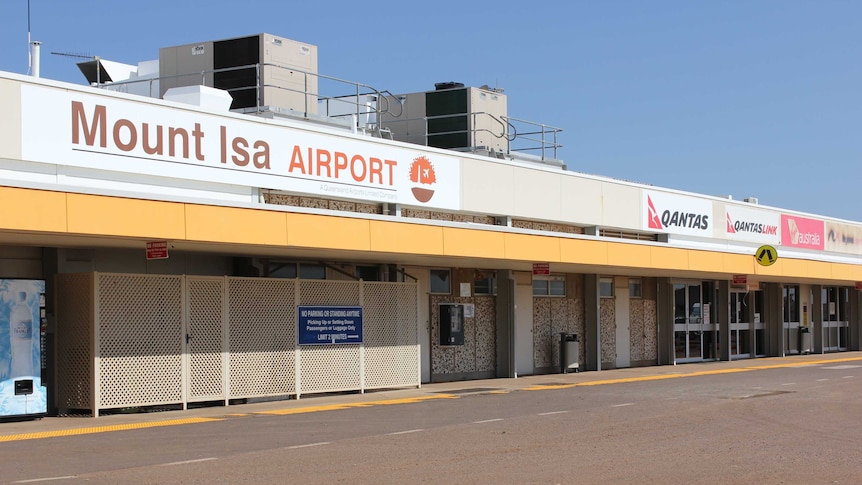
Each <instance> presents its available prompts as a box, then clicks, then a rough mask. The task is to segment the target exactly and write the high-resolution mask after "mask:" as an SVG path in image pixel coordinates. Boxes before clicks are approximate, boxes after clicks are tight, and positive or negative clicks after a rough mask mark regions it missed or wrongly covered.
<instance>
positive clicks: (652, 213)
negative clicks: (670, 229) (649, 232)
mask: <svg viewBox="0 0 862 485" xmlns="http://www.w3.org/2000/svg"><path fill="white" fill-rule="evenodd" d="M646 200H647V214H649V215H648V216H647V217H649V221H648V223H649V228H650V229H658V230H659V231H663V230H664V226H663V225H661V219H659V217H658V211H657V210H655V205H653V203H652V199H651V198H650V196H647V199H646Z"/></svg>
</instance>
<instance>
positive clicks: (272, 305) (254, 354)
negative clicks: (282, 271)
mask: <svg viewBox="0 0 862 485" xmlns="http://www.w3.org/2000/svg"><path fill="white" fill-rule="evenodd" d="M295 284H296V282H295V280H288V279H263V278H228V308H229V310H228V319H229V320H228V321H229V335H230V397H232V398H243V397H262V396H281V395H287V394H294V393H295V389H296V378H295V361H294V352H295V348H296V304H295V301H296V295H295V293H294V291H295V287H294V285H295Z"/></svg>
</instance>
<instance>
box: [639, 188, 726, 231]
mask: <svg viewBox="0 0 862 485" xmlns="http://www.w3.org/2000/svg"><path fill="white" fill-rule="evenodd" d="M644 202H645V204H644V205H645V206H646V207H645V208H646V211H645V212H646V214H645V216H646V227H645V228H646V229H651V230H653V231H661V232H669V233H676V234H690V235H698V236H704V235H708V231H709V229H710V221H709V219H710V215H711V213H712V203H711V202H709V201H705V200H700V199H696V198H693V197H685V196H680V195H673V194H665V193H661V192H646V191H645V192H644Z"/></svg>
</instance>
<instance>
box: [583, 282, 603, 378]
mask: <svg viewBox="0 0 862 485" xmlns="http://www.w3.org/2000/svg"><path fill="white" fill-rule="evenodd" d="M584 319H585V322H584V333H585V334H586V335H584V339H585V340H584V364H585V367H586V368H587V370H602V342H601V335H602V331H601V311H600V308H599V275H595V274H585V275H584Z"/></svg>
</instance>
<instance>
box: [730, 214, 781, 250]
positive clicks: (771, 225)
mask: <svg viewBox="0 0 862 485" xmlns="http://www.w3.org/2000/svg"><path fill="white" fill-rule="evenodd" d="M725 217H726V220H727V226H726V228H725V234H727V238H728V239H734V240H737V241H750V242H760V243H768V244H778V243H779V242H780V238H779V232H778V231H779V227H780V220H779V215H778V214H776V213H772V212H769V211H765V210H756V209H749V208H746V207H736V206H731V205H728V206H727V207H726V209H725Z"/></svg>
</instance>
